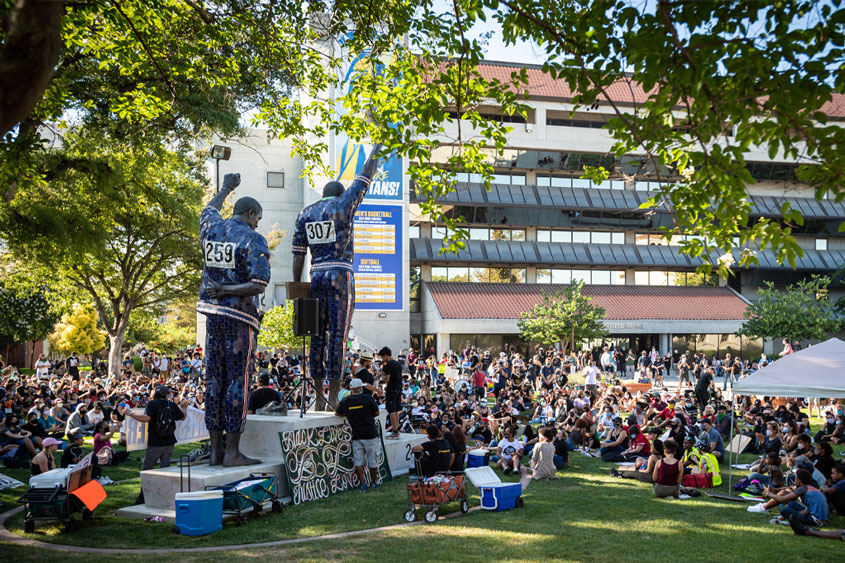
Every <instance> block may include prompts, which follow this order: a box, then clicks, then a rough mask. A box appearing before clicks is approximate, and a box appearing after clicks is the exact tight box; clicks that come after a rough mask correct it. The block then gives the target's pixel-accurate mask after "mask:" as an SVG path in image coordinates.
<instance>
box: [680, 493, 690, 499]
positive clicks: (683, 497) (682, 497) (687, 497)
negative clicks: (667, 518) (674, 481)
mask: <svg viewBox="0 0 845 563" xmlns="http://www.w3.org/2000/svg"><path fill="white" fill-rule="evenodd" d="M678 498H679V499H682V500H687V499H689V498H692V497H691V496H689V495H684V494H682V495H678Z"/></svg>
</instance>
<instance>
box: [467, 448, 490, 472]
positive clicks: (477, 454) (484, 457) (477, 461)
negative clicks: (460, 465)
mask: <svg viewBox="0 0 845 563" xmlns="http://www.w3.org/2000/svg"><path fill="white" fill-rule="evenodd" d="M487 465H490V452H489V451H488V450H485V449H483V448H478V449H475V450H470V451H469V452H468V453H467V467H468V468H472V467H485V466H487Z"/></svg>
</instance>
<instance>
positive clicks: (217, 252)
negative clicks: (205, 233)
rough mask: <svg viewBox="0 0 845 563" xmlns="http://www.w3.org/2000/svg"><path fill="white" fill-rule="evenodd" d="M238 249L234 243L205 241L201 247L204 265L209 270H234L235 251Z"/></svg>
mask: <svg viewBox="0 0 845 563" xmlns="http://www.w3.org/2000/svg"><path fill="white" fill-rule="evenodd" d="M237 248H238V245H237V243H234V242H216V241H212V240H209V241H206V243H205V245H204V247H203V257H204V258H205V265H206V266H207V267H209V268H224V269H227V270H234V269H235V250H236V249H237Z"/></svg>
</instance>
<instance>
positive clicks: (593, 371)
mask: <svg viewBox="0 0 845 563" xmlns="http://www.w3.org/2000/svg"><path fill="white" fill-rule="evenodd" d="M582 373H583V374H584V384H585V385H586V386H587V393H589V394H590V399H592V398H593V397H595V396H596V393H598V390H599V385H598V383H599V368H597V367H596V362H595V361H593V360H590V363H589V365H587V366H585V367H584V371H583V372H582Z"/></svg>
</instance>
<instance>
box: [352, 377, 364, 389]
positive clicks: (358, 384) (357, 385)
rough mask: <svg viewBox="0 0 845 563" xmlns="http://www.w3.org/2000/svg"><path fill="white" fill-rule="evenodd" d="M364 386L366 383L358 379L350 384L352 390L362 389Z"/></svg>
mask: <svg viewBox="0 0 845 563" xmlns="http://www.w3.org/2000/svg"><path fill="white" fill-rule="evenodd" d="M363 386H364V382H363V381H361V380H360V379H358V378H357V377H356V378H354V379H353V380H352V381H350V382H349V388H350V389H360V388H361V387H363Z"/></svg>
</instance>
